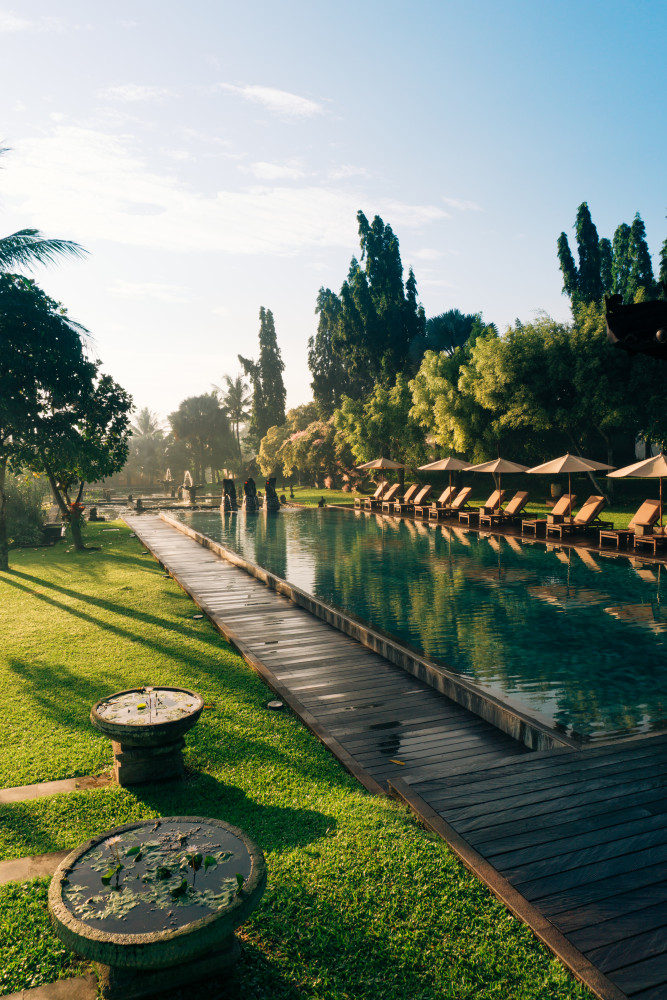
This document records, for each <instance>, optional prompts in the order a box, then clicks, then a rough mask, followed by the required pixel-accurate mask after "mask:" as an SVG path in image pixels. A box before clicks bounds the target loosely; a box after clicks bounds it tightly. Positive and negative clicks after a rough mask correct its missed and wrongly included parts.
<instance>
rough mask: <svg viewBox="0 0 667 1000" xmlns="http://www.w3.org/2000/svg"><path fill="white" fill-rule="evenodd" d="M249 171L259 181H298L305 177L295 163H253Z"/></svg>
mask: <svg viewBox="0 0 667 1000" xmlns="http://www.w3.org/2000/svg"><path fill="white" fill-rule="evenodd" d="M244 169H246V170H248V171H249V172H250V173H251V174H252V175H253V177H256V178H257V180H259V181H282V180H288V181H298V180H300V179H301V178H302V177H303V176H304V172H303V170H302V169H301V167H299V166H297V164H295V163H265V162H263V161H260V162H259V163H251V164H250V166H249V167H246V168H244Z"/></svg>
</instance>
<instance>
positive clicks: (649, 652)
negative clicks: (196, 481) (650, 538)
mask: <svg viewBox="0 0 667 1000" xmlns="http://www.w3.org/2000/svg"><path fill="white" fill-rule="evenodd" d="M178 516H179V518H180V519H181V520H182V521H184V522H185V523H186V524H189V525H190V526H192V527H193V528H195V529H196V530H197V531H200V532H202V533H203V534H205V535H208V536H209V537H210V538H212V539H214V540H215V541H218V542H221V543H222V544H223V545H225V546H227V547H228V548H230V549H233V550H234V551H235V552H238V553H239V554H240V555H242V556H243V557H244V558H246V559H248V560H250V561H252V562H255V563H257V564H259V565H260V566H263V567H264V568H266V569H268V570H269V571H270V572H272V573H275V574H276V575H277V576H280V577H282V578H283V579H286V580H288V581H289V582H290V583H291V584H293V585H294V586H297V587H299V588H301V589H302V590H305V591H307V592H308V593H310V594H312V595H313V596H315V597H317V598H319V599H320V600H323V601H326V602H327V603H329V604H332V605H335V606H337V607H339V608H341V609H343V610H344V611H347V612H348V613H351V614H353V615H354V616H356V617H357V618H359V619H361V620H362V621H364V622H366V623H368V624H369V625H371V626H373V627H375V628H379V629H381V630H383V631H384V632H387V633H389V634H391V635H392V636H395V637H396V638H397V639H398V640H399V641H401V642H403V643H405V644H407V645H409V646H411V647H412V648H414V649H416V650H418V651H419V652H420V653H422V654H423V655H425V656H427V657H428V658H430V659H432V660H435V661H437V662H439V663H441V664H444V665H445V666H447V667H448V668H449V669H451V670H453V671H455V672H457V673H460V674H463V675H465V676H466V677H468V678H470V679H472V680H474V681H475V683H476V684H478V685H479V686H480V687H481V688H483V689H485V690H487V691H489V692H491V693H493V694H494V695H495V696H496V697H500V698H501V699H503V700H504V701H506V702H508V703H509V704H513V705H514V706H516V707H518V708H520V709H521V710H523V711H525V712H527V713H528V714H529V715H532V716H534V717H537V718H540V719H541V720H542V721H547V723H548V724H550V725H551V726H553V727H554V728H556V729H557V730H559V731H562V732H566V733H568V734H570V735H574V736H580V737H582V738H584V739H595V738H599V737H606V738H609V737H611V736H615V735H619V736H620V735H627V734H632V733H640V732H649V731H654V730H658V729H665V728H667V567H664V568H663V567H662V566H660V565H657V564H647V563H644V562H640V561H639V560H634V559H632V558H628V557H627V556H618V557H614V558H610V557H607V556H602V555H600V553H597V552H595V553H593V552H591V553H589V552H587V551H585V550H581V549H576V548H561V547H553V546H551V547H545V545H544V543H540V542H536V543H533V544H530V543H527V542H526V543H523V542H522V541H520V540H519V539H516V538H508V537H507V536H497V535H496V536H493V535H484V534H481V535H478V534H477V532H475V531H465V530H464V529H462V528H460V527H459V526H458V525H454V526H451V525H448V524H447V523H441V524H435V523H433V524H428V523H426V524H422V523H420V522H415V521H412V520H408V519H399V518H392V517H382V516H381V515H370V516H369V515H366V514H363V513H361V512H356V513H354V512H351V511H347V510H340V509H335V508H325V509H314V510H312V509H310V510H304V509H296V508H287V509H283V510H282V511H281V513H280V514H279V515H277V516H276V515H268V516H267V515H266V514H263V513H260V514H249V515H245V514H244V513H243V512H239V513H238V514H220V513H218V512H215V513H208V512H192V513H183V514H179V515H178Z"/></svg>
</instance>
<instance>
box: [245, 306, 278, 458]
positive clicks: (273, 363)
mask: <svg viewBox="0 0 667 1000" xmlns="http://www.w3.org/2000/svg"><path fill="white" fill-rule="evenodd" d="M239 361H240V362H241V365H242V367H243V371H244V372H245V374H246V375H247V377H248V378H249V379H250V383H251V385H252V414H251V418H250V427H249V428H248V440H249V441H250V442H251V444H252V445H253V447H254V448H256V449H257V448H259V443H260V441H261V440H262V438H263V437H264V435H265V434H266V432H267V431H268V429H269V427H274V426H280V425H281V424H283V423H284V422H285V396H286V394H285V383H284V382H283V371H284V370H285V365H284V363H283V360H282V357H281V355H280V349H279V347H278V340H277V337H276V328H275V324H274V321H273V313H272V312H271V310H270V309H264V306H262V308H261V309H260V310H259V361H252V360H250V359H249V358H244V357H242V356H241V355H240V354H239Z"/></svg>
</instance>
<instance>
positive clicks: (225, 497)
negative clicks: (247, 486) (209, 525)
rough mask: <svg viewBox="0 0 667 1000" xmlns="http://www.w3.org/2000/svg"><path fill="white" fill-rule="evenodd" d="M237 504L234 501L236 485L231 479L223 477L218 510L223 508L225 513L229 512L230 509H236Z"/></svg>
mask: <svg viewBox="0 0 667 1000" xmlns="http://www.w3.org/2000/svg"><path fill="white" fill-rule="evenodd" d="M238 509H239V507H238V504H237V502H236V486H235V485H234V480H233V479H223V480H222V500H221V502H220V510H224V511H225V513H229V512H230V511H232V510H238Z"/></svg>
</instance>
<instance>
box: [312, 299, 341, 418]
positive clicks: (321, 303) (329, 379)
mask: <svg viewBox="0 0 667 1000" xmlns="http://www.w3.org/2000/svg"><path fill="white" fill-rule="evenodd" d="M315 312H316V314H318V315H319V317H320V318H319V322H318V324H317V333H316V334H315V336H314V337H309V339H308V367H309V368H310V371H311V373H312V376H313V381H312V382H311V383H310V384H311V387H312V390H313V399H314V400H315V402H316V404H317V409H318V411H319V414H320V417H321V418H322V419H323V420H327V419H328V418H329V417H330V416H331V414H332V413H333V411H334V410H335V409H336V407H337V406H338V405H339V404H340V400H341V397H342V396H343V395H344V394H345V393H346V392H347V391H348V385H347V382H348V379H347V372H346V370H345V365H344V364H343V360H342V358H341V355H340V354H338V353H337V352H336V350H335V348H334V340H335V337H336V330H337V329H338V323H339V320H340V313H341V303H340V299H339V298H338V296H337V295H336V293H335V292H332V291H331V289H330V288H320V290H319V292H318V295H317V305H316V306H315Z"/></svg>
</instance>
